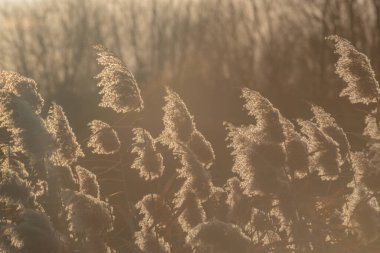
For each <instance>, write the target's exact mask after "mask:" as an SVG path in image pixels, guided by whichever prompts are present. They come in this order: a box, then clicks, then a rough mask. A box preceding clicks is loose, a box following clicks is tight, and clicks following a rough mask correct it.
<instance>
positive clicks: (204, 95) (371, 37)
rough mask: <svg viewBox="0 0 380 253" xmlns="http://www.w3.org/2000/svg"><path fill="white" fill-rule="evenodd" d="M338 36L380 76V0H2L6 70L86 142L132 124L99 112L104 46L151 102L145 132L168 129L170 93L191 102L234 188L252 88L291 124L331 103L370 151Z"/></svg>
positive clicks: (216, 175) (0, 31)
mask: <svg viewBox="0 0 380 253" xmlns="http://www.w3.org/2000/svg"><path fill="white" fill-rule="evenodd" d="M331 34H338V35H340V36H342V37H344V38H346V39H348V40H350V41H351V42H352V43H353V44H354V45H355V46H356V47H357V48H358V49H359V50H360V51H362V52H364V53H365V54H367V55H368V56H369V58H370V59H371V63H372V66H373V68H374V70H375V72H376V73H377V74H379V73H380V0H313V1H307V0H112V1H100V0H86V1H84V0H83V1H78V0H60V1H57V0H24V1H22V0H17V1H11V0H0V69H3V70H14V71H17V72H19V73H21V74H22V75H25V76H27V77H31V78H33V79H35V80H36V81H37V83H39V89H40V91H41V93H42V94H43V96H44V97H45V99H46V101H47V102H48V103H49V102H50V101H53V100H54V101H56V102H57V103H58V104H60V105H62V106H63V107H64V109H65V111H66V114H67V116H68V118H69V120H70V122H71V125H72V127H73V128H74V131H75V132H76V134H77V135H78V139H80V140H81V139H84V138H86V137H87V136H88V135H89V132H88V129H87V123H88V122H89V121H91V120H93V119H95V118H102V119H106V120H110V121H112V120H114V119H117V118H120V117H121V115H116V114H113V113H112V112H111V111H110V110H107V109H102V108H99V107H97V104H98V102H99V96H98V94H97V91H98V89H97V87H96V80H95V79H94V76H95V75H96V73H97V72H98V71H99V68H98V66H97V64H96V60H95V53H94V51H93V49H92V46H93V45H95V44H103V45H104V46H106V47H107V48H109V49H111V50H112V51H113V52H114V53H115V54H116V55H117V56H119V57H120V58H121V59H123V61H124V62H125V63H126V65H127V66H128V68H129V69H130V70H131V71H132V72H133V73H134V75H135V77H136V79H137V81H138V83H139V85H140V87H141V89H142V93H143V98H144V101H145V105H146V109H145V111H144V114H143V117H142V120H141V123H140V124H142V125H143V126H144V127H146V128H147V129H149V130H150V131H151V132H152V133H153V135H154V136H157V135H158V134H159V133H160V131H161V130H162V127H163V126H162V122H161V117H162V114H163V112H162V110H161V107H162V104H163V95H164V89H163V87H165V86H170V87H172V88H173V89H174V90H175V91H176V92H178V93H179V94H180V96H181V97H182V98H183V100H184V101H185V103H186V104H187V106H188V108H189V110H190V112H191V113H192V114H193V115H194V117H195V122H196V124H197V126H198V128H199V130H200V131H201V132H202V133H203V134H204V135H205V136H206V138H208V139H209V140H210V141H211V143H212V144H213V147H214V149H215V153H216V157H217V162H216V164H215V165H214V166H213V168H212V172H213V180H214V181H215V183H216V184H223V183H224V179H225V178H226V174H228V173H229V171H230V168H231V164H232V161H231V157H230V155H229V150H228V149H227V148H226V143H225V136H226V131H225V129H224V127H223V121H228V122H232V123H234V124H237V125H240V124H242V123H247V122H253V119H249V118H247V116H246V112H244V111H243V110H242V104H243V103H242V101H241V100H240V98H239V96H240V88H241V87H250V88H251V89H254V90H258V91H260V92H261V93H262V94H263V95H264V96H266V97H267V98H269V100H270V101H271V102H272V103H273V104H274V106H276V107H277V108H279V109H280V111H281V112H282V113H283V115H285V116H286V117H288V118H290V119H296V118H298V117H309V116H310V115H311V114H310V113H309V105H310V103H315V104H317V105H320V106H322V107H324V108H325V109H326V111H328V112H329V113H331V114H332V115H333V116H334V117H335V118H336V119H337V121H338V123H339V124H340V125H341V126H342V127H343V128H344V129H345V130H346V131H347V132H348V133H349V137H350V138H351V139H353V140H351V141H352V143H353V145H354V146H355V145H360V142H359V140H355V138H357V137H355V136H356V135H354V134H353V135H351V134H350V133H356V132H360V130H361V127H362V121H363V116H364V115H365V113H363V110H369V109H370V108H359V107H358V106H355V107H352V106H351V105H349V103H348V101H347V99H346V98H339V91H340V90H341V88H342V87H343V86H344V83H343V81H342V80H341V79H339V78H338V76H337V75H336V74H335V73H334V63H335V62H336V59H337V56H336V55H335V54H334V53H333V47H332V45H331V44H330V43H329V42H328V41H326V40H325V37H326V36H328V35H331ZM356 143H357V144H356Z"/></svg>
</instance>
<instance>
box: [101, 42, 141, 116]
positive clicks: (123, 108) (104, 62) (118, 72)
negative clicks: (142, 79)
mask: <svg viewBox="0 0 380 253" xmlns="http://www.w3.org/2000/svg"><path fill="white" fill-rule="evenodd" d="M94 48H95V50H96V52H97V55H98V58H97V61H98V64H99V65H100V66H102V67H103V69H102V71H101V72H100V73H99V74H98V75H97V76H96V79H98V80H99V82H98V86H99V87H101V91H100V92H99V94H101V95H102V100H101V102H100V104H99V106H101V107H109V108H112V109H113V110H114V111H115V112H120V113H127V112H130V111H141V110H142V109H143V106H144V105H143V101H142V99H141V95H140V89H139V87H138V85H137V82H136V80H135V78H134V76H133V75H132V73H131V72H130V71H129V70H128V69H127V67H126V66H125V64H124V63H123V62H122V61H121V60H120V59H119V58H117V57H116V56H115V55H114V54H113V53H111V52H110V51H109V50H107V49H106V48H105V47H103V46H101V45H97V46H95V47H94Z"/></svg>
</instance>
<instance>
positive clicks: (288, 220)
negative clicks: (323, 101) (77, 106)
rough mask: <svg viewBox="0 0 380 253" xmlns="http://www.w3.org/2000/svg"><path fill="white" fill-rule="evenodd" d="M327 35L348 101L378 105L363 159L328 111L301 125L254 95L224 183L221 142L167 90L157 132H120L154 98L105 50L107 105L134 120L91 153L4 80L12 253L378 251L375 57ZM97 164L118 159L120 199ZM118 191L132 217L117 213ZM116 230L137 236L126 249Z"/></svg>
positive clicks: (247, 98) (3, 196)
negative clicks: (136, 185) (130, 179)
mask: <svg viewBox="0 0 380 253" xmlns="http://www.w3.org/2000/svg"><path fill="white" fill-rule="evenodd" d="M328 40H329V41H332V42H333V43H334V46H335V48H336V53H337V54H338V55H339V59H338V61H337V63H336V72H337V74H338V75H339V76H340V77H341V78H342V80H343V81H344V82H345V83H346V84H347V86H346V87H345V88H344V89H343V91H342V93H341V96H347V97H348V98H349V100H350V102H351V103H362V104H365V105H368V106H369V107H368V108H369V110H368V115H367V117H366V120H365V124H366V127H365V129H363V133H360V136H361V137H363V139H364V140H365V141H366V144H367V145H366V146H365V147H364V148H362V149H361V150H357V149H355V150H354V149H353V148H352V147H351V145H350V143H349V141H348V138H347V136H346V133H345V131H344V130H343V129H342V128H341V127H340V126H339V124H338V123H337V122H336V120H335V119H334V117H333V116H332V115H330V114H329V113H328V112H327V111H325V110H324V109H323V108H321V107H319V106H317V105H311V106H310V111H311V112H312V114H313V117H312V118H310V119H296V120H289V119H287V118H286V117H284V116H283V115H282V114H281V112H280V111H279V110H278V109H276V108H275V107H274V106H273V104H272V103H271V102H270V101H269V100H268V99H266V98H265V97H263V96H262V95H261V94H260V93H259V92H257V91H253V90H250V89H248V88H244V89H242V91H241V94H242V95H241V98H242V100H243V102H244V109H245V110H246V111H247V114H248V115H249V116H251V117H252V123H250V124H248V125H240V126H236V125H233V124H231V123H228V122H226V123H225V127H226V131H227V136H226V145H227V146H228V147H229V148H230V150H231V155H232V157H233V166H232V168H231V172H232V173H233V174H234V176H233V177H231V178H228V179H226V181H225V184H224V185H215V183H214V180H213V178H212V176H211V175H212V174H211V171H212V170H217V168H214V166H213V165H214V162H215V160H216V159H218V157H216V156H215V153H214V151H213V147H212V143H211V142H210V141H208V140H207V138H206V137H205V136H204V135H203V134H202V133H201V131H200V130H199V129H198V128H197V122H196V116H193V115H192V114H191V112H190V110H189V108H187V106H186V104H185V102H184V101H183V100H182V99H181V97H180V96H179V94H177V93H176V92H175V91H173V90H171V89H169V88H167V89H166V95H165V97H164V98H163V99H164V103H165V105H164V106H163V112H164V114H163V118H162V123H163V129H162V132H161V133H160V134H159V135H157V136H153V135H152V134H151V132H150V131H149V129H145V128H144V127H143V126H141V125H138V123H137V121H133V124H132V123H131V124H130V125H127V126H125V127H124V128H121V129H122V130H123V131H127V132H128V133H129V134H127V136H128V138H125V134H120V130H119V129H120V127H119V126H118V124H120V122H123V119H125V117H126V116H127V115H128V119H132V120H133V118H138V117H140V115H143V111H144V102H143V96H142V93H141V91H140V88H139V86H138V84H137V82H136V80H135V78H134V76H133V74H132V73H131V72H129V70H128V68H127V67H126V65H125V64H124V63H123V61H121V60H120V59H119V58H118V57H117V56H115V55H114V54H113V53H112V52H110V51H109V50H107V49H106V48H104V47H102V46H96V47H95V50H96V53H97V55H98V63H99V65H100V67H101V72H100V73H99V74H98V75H97V76H96V79H97V80H98V86H99V87H100V91H99V94H100V96H101V101H100V103H99V106H101V107H105V108H106V109H109V110H112V111H113V112H114V113H116V114H122V116H121V119H120V120H119V121H117V122H116V123H107V122H105V121H103V120H100V119H95V120H93V121H91V122H90V123H89V124H88V126H89V130H90V135H89V137H88V138H87V140H86V141H87V145H83V144H84V142H83V141H82V142H78V140H77V139H76V137H75V134H74V132H73V130H72V128H71V127H70V124H69V121H68V119H67V117H66V115H65V112H64V109H63V108H62V107H60V106H59V105H57V104H55V103H52V104H51V105H44V101H43V99H42V97H41V96H40V95H39V93H38V90H37V85H36V82H35V81H33V80H31V79H28V78H26V77H23V76H21V75H19V74H17V73H14V72H8V71H3V72H1V73H0V110H1V116H0V127H1V129H0V130H1V135H0V151H1V152H0V155H1V157H0V159H1V160H0V163H1V170H0V252H4V253H5V252H20V253H21V252H22V253H24V252H25V253H32V252H36V253H37V252H47V253H50V252H51V253H55V252H84V253H86V252H88V253H90V252H91V253H92V252H99V253H111V252H139V253H140V252H144V253H152V252H154V253H158V252H173V253H176V252H195V253H233V252H241V253H254V252H379V250H380V237H379V235H380V207H379V201H380V199H379V198H380V195H379V191H380V169H379V162H380V159H379V154H380V152H379V149H378V148H379V140H380V134H379V126H378V121H379V116H378V115H379V114H378V111H377V108H379V107H378V106H377V104H378V100H379V99H378V97H379V94H378V93H379V85H378V82H377V80H376V79H375V74H374V71H373V70H372V68H371V65H370V61H369V59H368V58H367V57H366V56H365V55H364V54H362V53H360V52H359V51H357V50H356V49H355V48H354V47H353V46H352V45H351V43H350V42H348V41H347V40H345V39H343V38H340V37H338V36H331V37H329V38H328ZM46 107H49V109H46ZM371 108H374V109H373V110H372V111H371ZM45 109H46V110H45ZM44 111H47V115H45V114H44V113H43V112H44ZM211 116H212V115H211ZM89 156H91V157H94V156H96V157H99V159H100V160H102V159H106V158H105V157H106V156H109V159H110V160H111V161H113V162H114V164H113V165H110V166H109V167H108V168H106V171H113V172H114V173H115V175H117V176H116V178H113V180H115V182H122V184H121V185H122V186H120V187H119V189H118V190H117V191H116V192H115V193H113V194H109V195H104V194H102V191H101V187H100V185H101V184H99V182H101V180H102V177H103V175H104V174H102V173H99V172H98V171H96V170H94V169H91V168H84V167H83V166H81V161H82V160H83V159H86V157H89ZM129 158H132V159H129ZM129 170H134V171H135V172H136V174H137V175H138V176H139V177H140V178H141V181H140V182H141V183H142V184H144V186H146V189H148V190H147V191H148V192H147V191H144V192H138V194H137V195H139V196H140V197H141V199H140V200H138V201H133V199H132V198H128V197H126V196H128V194H129V193H131V192H132V191H135V190H136V189H133V188H131V187H129V186H128V185H127V184H126V179H127V178H126V174H127V173H126V171H129ZM215 173H217V172H215ZM98 181H99V182H98ZM117 195H122V196H123V197H124V198H123V201H124V202H125V203H123V204H125V206H128V207H129V209H128V210H127V211H126V210H124V209H120V208H119V206H115V207H116V208H117V209H114V207H113V205H112V198H113V197H114V196H117ZM115 210H118V212H116V211H115ZM120 210H121V211H120ZM124 211H125V213H124ZM126 212H128V213H126ZM120 223H124V225H120ZM116 225H118V226H116ZM117 227H118V228H119V227H123V229H124V230H127V231H128V232H125V233H123V230H118V228H117ZM117 234H119V235H120V234H122V235H123V236H125V237H124V238H123V239H122V240H120V241H115V238H120V236H119V237H118V236H117Z"/></svg>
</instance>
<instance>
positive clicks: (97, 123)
mask: <svg viewBox="0 0 380 253" xmlns="http://www.w3.org/2000/svg"><path fill="white" fill-rule="evenodd" d="M88 126H89V127H90V131H91V137H90V139H89V141H88V143H87V146H88V147H89V148H91V149H92V152H93V153H95V154H104V155H108V154H113V153H115V152H117V151H118V150H119V148H120V140H119V137H118V136H117V133H116V131H115V130H114V129H113V128H112V127H111V126H110V125H108V124H107V123H105V122H103V121H101V120H93V121H91V122H90V123H89V124H88Z"/></svg>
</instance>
